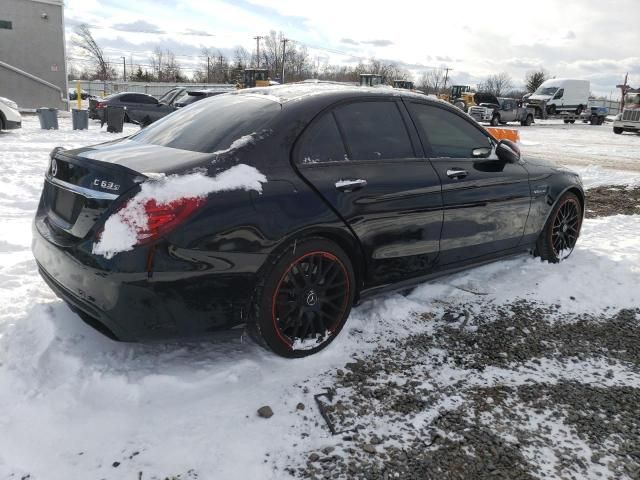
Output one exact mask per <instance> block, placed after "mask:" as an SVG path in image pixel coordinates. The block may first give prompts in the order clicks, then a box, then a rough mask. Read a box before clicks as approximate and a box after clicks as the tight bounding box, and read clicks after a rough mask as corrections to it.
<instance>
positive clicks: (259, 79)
mask: <svg viewBox="0 0 640 480" xmlns="http://www.w3.org/2000/svg"><path fill="white" fill-rule="evenodd" d="M269 84H270V80H269V70H267V69H265V68H247V69H246V70H245V71H244V74H243V78H242V82H239V83H238V85H237V86H238V88H253V87H268V86H269Z"/></svg>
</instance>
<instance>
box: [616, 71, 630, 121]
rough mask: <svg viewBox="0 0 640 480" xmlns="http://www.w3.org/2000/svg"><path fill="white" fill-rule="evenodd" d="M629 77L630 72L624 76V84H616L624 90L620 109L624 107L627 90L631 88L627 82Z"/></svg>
mask: <svg viewBox="0 0 640 480" xmlns="http://www.w3.org/2000/svg"><path fill="white" fill-rule="evenodd" d="M628 78H629V72H627V74H626V75H625V76H624V83H623V84H622V85H616V88H619V89H620V91H621V92H622V95H621V96H620V111H621V112H622V110H623V109H624V96H625V95H626V94H627V90H629V88H630V87H629V84H628V83H627V79H628Z"/></svg>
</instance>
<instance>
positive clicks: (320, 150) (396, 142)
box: [294, 97, 442, 286]
mask: <svg viewBox="0 0 640 480" xmlns="http://www.w3.org/2000/svg"><path fill="white" fill-rule="evenodd" d="M294 162H295V165H296V167H297V169H298V171H299V173H300V175H302V176H303V177H304V178H305V179H306V180H307V181H308V182H309V183H310V184H311V185H312V186H313V188H315V189H316V190H317V191H318V192H319V193H320V195H322V197H324V199H325V200H326V201H327V203H328V204H329V205H330V206H331V207H332V208H333V209H334V211H336V213H337V214H338V215H339V216H341V217H342V218H343V219H344V221H345V222H346V223H348V225H349V226H350V227H351V229H352V231H353V232H354V233H355V235H356V236H357V237H358V239H359V240H360V243H361V245H362V247H363V249H364V251H365V255H366V257H367V261H368V262H369V265H368V269H367V273H366V278H365V284H366V285H367V286H376V285H383V284H386V283H390V282H395V281H398V280H402V279H406V278H409V277H413V276H420V275H423V274H425V273H427V272H428V271H429V269H430V268H431V266H432V265H433V264H434V262H435V261H436V259H437V255H438V250H439V238H440V229H441V226H442V199H441V193H440V189H441V187H440V180H439V179H438V175H437V174H436V172H435V170H434V169H433V168H432V167H431V165H430V164H429V162H428V161H427V160H426V159H425V158H423V152H422V149H421V146H420V143H419V139H418V138H417V134H416V132H415V129H414V127H413V125H412V124H411V120H410V119H409V118H408V115H407V112H406V109H405V107H404V105H403V104H402V102H399V101H397V100H394V99H391V98H390V99H382V98H380V97H377V98H376V99H371V100H366V101H363V100H360V101H357V102H351V103H346V104H341V105H338V106H336V107H335V108H333V109H331V110H330V111H326V112H324V113H323V114H321V115H320V116H318V117H317V118H316V119H315V120H314V121H313V122H312V123H311V124H310V125H309V127H308V128H307V129H306V130H305V132H304V133H303V135H302V136H301V138H300V139H299V140H298V142H297V143H296V148H295V149H294Z"/></svg>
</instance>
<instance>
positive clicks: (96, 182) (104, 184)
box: [92, 178, 120, 192]
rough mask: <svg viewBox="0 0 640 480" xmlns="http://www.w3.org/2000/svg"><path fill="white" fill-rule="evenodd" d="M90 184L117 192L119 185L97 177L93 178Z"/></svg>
mask: <svg viewBox="0 0 640 480" xmlns="http://www.w3.org/2000/svg"><path fill="white" fill-rule="evenodd" d="M92 185H93V186H94V187H100V188H102V189H103V190H111V191H112V192H117V191H118V190H120V185H118V184H117V183H113V182H109V181H107V180H101V179H99V178H94V179H93V183H92Z"/></svg>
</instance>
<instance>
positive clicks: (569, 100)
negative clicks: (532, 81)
mask: <svg viewBox="0 0 640 480" xmlns="http://www.w3.org/2000/svg"><path fill="white" fill-rule="evenodd" d="M590 89H591V86H590V84H589V80H572V79H569V78H552V79H551V80H547V81H546V82H544V83H543V84H542V85H540V87H539V88H538V89H537V90H536V91H535V92H533V95H531V96H530V97H529V99H528V100H527V102H528V103H529V106H530V107H535V108H541V107H542V105H543V104H544V102H546V106H547V113H548V114H550V115H553V114H555V113H558V112H573V113H575V114H576V115H580V114H581V113H582V111H583V110H584V109H585V108H587V103H589V91H590Z"/></svg>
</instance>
